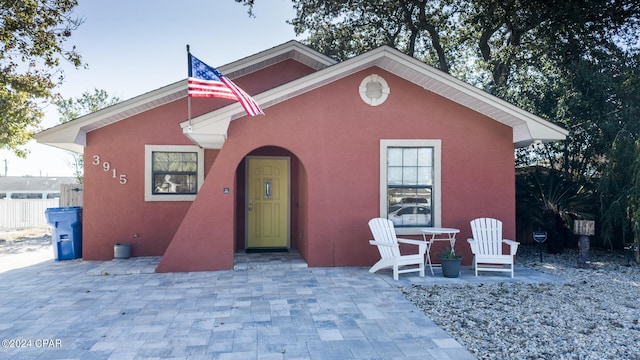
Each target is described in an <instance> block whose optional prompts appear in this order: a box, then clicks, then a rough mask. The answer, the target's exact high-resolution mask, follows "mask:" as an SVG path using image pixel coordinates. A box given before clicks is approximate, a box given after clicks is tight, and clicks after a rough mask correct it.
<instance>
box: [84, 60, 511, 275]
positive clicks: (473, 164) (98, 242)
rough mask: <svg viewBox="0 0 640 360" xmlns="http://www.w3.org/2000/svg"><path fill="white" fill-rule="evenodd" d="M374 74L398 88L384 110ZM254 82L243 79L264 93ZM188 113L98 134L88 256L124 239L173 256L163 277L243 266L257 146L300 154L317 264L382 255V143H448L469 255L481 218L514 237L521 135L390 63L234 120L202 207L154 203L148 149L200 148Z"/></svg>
mask: <svg viewBox="0 0 640 360" xmlns="http://www.w3.org/2000/svg"><path fill="white" fill-rule="evenodd" d="M288 65H289V66H290V67H292V68H293V69H294V70H293V71H292V73H291V74H289V75H287V76H288V77H287V76H285V79H286V80H289V79H291V78H295V77H297V76H300V75H304V74H305V73H308V72H310V69H306V70H305V69H304V68H300V67H298V66H297V65H296V66H291V65H292V64H291V63H289V64H288ZM278 66H280V68H279V70H280V71H265V72H260V73H256V74H252V75H251V76H253V77H254V78H253V80H256V79H260V81H261V82H269V81H279V82H281V81H283V80H282V76H283V75H282V74H283V73H284V74H288V73H287V72H286V68H287V64H279V65H278ZM372 73H377V74H379V75H381V76H382V77H383V78H384V79H385V80H386V81H387V83H388V84H389V86H390V88H391V94H390V95H389V98H388V100H387V101H386V102H385V103H383V104H382V105H380V106H377V107H371V106H369V105H367V104H365V103H364V102H363V101H362V100H361V99H360V95H359V93H358V87H359V85H360V82H361V81H362V79H363V78H364V77H366V76H368V75H370V74H372ZM276 78H278V79H279V80H277V79H276ZM251 80H252V78H251V77H250V76H247V77H246V78H243V79H239V80H238V81H237V83H238V84H239V85H240V86H243V87H251V86H250V84H251V83H252V81H251ZM254 90H255V89H254ZM206 100H208V101H205V99H194V101H193V102H192V108H193V113H194V116H195V115H196V114H199V113H204V112H206V111H209V110H210V109H213V108H216V107H219V106H220V105H222V104H225V102H224V101H222V100H216V99H206ZM210 101H212V102H210ZM185 109H186V99H183V100H180V101H176V102H174V103H171V104H168V105H165V106H163V107H162V108H159V109H155V110H151V111H148V112H146V113H144V114H140V115H138V116H134V117H132V118H129V119H126V120H123V121H120V122H118V123H115V124H112V125H109V126H106V127H104V128H101V129H98V130H95V131H93V132H91V133H89V134H88V136H87V144H88V145H87V147H86V149H85V164H86V165H85V199H84V204H85V207H84V218H83V220H84V223H83V241H84V249H83V251H84V258H86V259H109V258H111V257H112V256H113V244H114V243H116V242H131V243H133V255H134V256H143V255H163V259H162V261H161V263H160V265H159V267H158V269H157V270H158V271H160V272H165V271H196V270H218V269H229V268H231V267H232V266H233V254H234V252H235V251H236V249H238V248H241V247H242V238H243V235H244V234H243V226H242V225H243V224H244V219H243V218H242V217H243V210H242V207H243V206H244V204H243V201H242V198H243V197H242V196H241V194H242V193H243V192H244V188H242V184H243V182H242V181H241V180H239V179H238V174H241V172H239V171H238V167H239V166H240V165H241V164H242V161H243V159H244V157H245V156H247V155H248V154H251V153H252V152H256V151H258V152H259V153H260V154H265V155H268V154H270V152H271V154H273V153H276V152H277V153H283V152H284V153H288V154H291V155H292V157H293V158H294V160H293V161H294V163H293V167H292V170H293V174H292V178H293V184H292V211H291V216H292V225H291V227H292V229H291V236H292V241H291V243H292V247H295V248H297V249H298V250H299V251H300V253H301V254H302V256H303V257H304V258H305V260H306V261H307V263H308V264H309V266H369V265H371V264H373V263H374V262H375V261H377V259H378V257H379V255H378V253H377V250H376V248H375V247H373V246H370V245H369V243H368V240H369V239H370V238H371V234H370V232H369V229H368V227H367V221H368V220H369V219H371V218H373V217H377V216H379V196H380V195H379V173H380V169H379V167H380V164H379V162H380V160H379V146H380V139H441V141H442V194H441V196H442V226H446V227H456V228H459V229H461V233H460V234H459V236H458V242H457V245H456V248H457V250H458V251H459V252H462V253H463V254H465V255H466V263H469V262H470V261H471V256H470V252H469V248H468V245H467V243H466V238H467V237H469V236H470V233H471V231H470V228H469V221H470V220H471V219H473V218H476V217H483V216H490V217H496V218H499V219H501V220H502V221H503V223H504V234H505V237H512V238H513V237H514V235H515V185H514V155H513V143H512V131H511V128H509V127H507V126H505V125H502V124H500V123H498V122H496V121H494V120H491V119H489V118H487V117H484V116H483V115H480V114H479V113H476V112H474V111H472V110H469V109H466V108H463V107H461V106H459V105H457V104H455V103H453V102H451V101H449V100H446V99H444V98H442V97H439V96H437V95H434V94H432V93H430V92H427V91H425V90H423V89H422V88H419V87H417V86H415V85H413V84H411V83H409V82H407V81H405V80H403V79H401V78H399V77H397V76H395V75H392V74H390V73H388V72H386V71H384V70H381V69H379V68H372V69H367V70H364V71H361V72H359V73H356V74H353V75H350V76H348V77H346V78H344V79H341V80H338V81H335V82H333V83H331V84H329V85H326V86H324V87H322V88H320V89H317V90H313V91H311V92H309V93H306V94H303V95H300V96H297V97H295V98H292V99H289V100H287V101H285V102H282V103H280V104H277V105H274V106H272V107H269V108H267V109H265V113H266V115H265V116H258V117H253V118H247V117H244V118H240V119H237V120H235V121H233V122H232V123H231V126H230V128H229V131H228V139H227V141H226V143H225V145H224V147H223V148H222V149H221V150H219V151H217V150H208V151H207V152H206V154H205V161H206V166H205V174H206V178H205V183H204V184H203V186H202V188H201V190H200V192H199V194H198V196H197V198H196V200H195V201H193V202H145V201H144V183H143V181H144V145H145V144H191V143H190V141H189V140H188V139H187V138H186V137H185V136H184V135H183V134H182V133H181V130H180V128H179V126H178V123H180V122H181V121H184V120H185V119H186V112H185ZM94 155H99V156H100V158H101V161H109V162H110V165H111V171H112V169H113V168H116V169H117V173H118V174H126V175H127V183H126V184H125V185H121V184H119V182H118V181H117V179H114V178H112V172H105V171H103V169H102V167H101V166H99V165H96V166H94V165H92V161H93V156H94ZM224 188H230V189H231V193H230V194H225V193H224V192H223V189H224ZM134 234H137V237H135V238H134Z"/></svg>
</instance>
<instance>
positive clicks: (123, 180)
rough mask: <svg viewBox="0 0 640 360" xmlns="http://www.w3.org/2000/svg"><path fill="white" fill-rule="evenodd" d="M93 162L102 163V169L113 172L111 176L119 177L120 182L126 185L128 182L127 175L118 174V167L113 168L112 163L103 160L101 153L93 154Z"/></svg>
mask: <svg viewBox="0 0 640 360" xmlns="http://www.w3.org/2000/svg"><path fill="white" fill-rule="evenodd" d="M91 163H92V164H93V165H96V166H98V165H102V170H104V172H111V177H112V178H114V179H118V182H120V184H122V185H124V184H126V183H127V175H126V174H119V175H118V171H117V169H116V168H112V167H111V163H109V162H108V161H102V159H100V155H93V161H92V162H91Z"/></svg>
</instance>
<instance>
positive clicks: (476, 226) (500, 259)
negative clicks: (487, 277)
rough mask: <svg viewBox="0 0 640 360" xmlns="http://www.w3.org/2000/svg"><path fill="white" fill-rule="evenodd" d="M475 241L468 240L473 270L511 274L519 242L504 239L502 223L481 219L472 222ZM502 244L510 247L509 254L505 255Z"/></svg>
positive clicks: (490, 219)
mask: <svg viewBox="0 0 640 360" xmlns="http://www.w3.org/2000/svg"><path fill="white" fill-rule="evenodd" d="M471 231H472V232H473V239H467V241H468V242H469V245H471V252H472V253H473V268H474V269H475V272H476V276H478V271H504V272H510V273H511V277H513V267H514V259H515V255H516V251H518V245H520V243H519V242H516V241H513V240H507V239H503V238H502V221H500V220H496V219H492V218H479V219H475V220H472V221H471ZM502 244H507V245H509V252H508V253H504V252H503V249H502Z"/></svg>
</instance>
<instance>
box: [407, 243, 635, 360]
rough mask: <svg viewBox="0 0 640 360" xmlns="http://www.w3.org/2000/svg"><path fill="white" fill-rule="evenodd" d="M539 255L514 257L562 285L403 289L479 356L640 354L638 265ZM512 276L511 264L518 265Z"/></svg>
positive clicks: (598, 254) (525, 251) (597, 257)
mask: <svg viewBox="0 0 640 360" xmlns="http://www.w3.org/2000/svg"><path fill="white" fill-rule="evenodd" d="M590 253H591V260H592V262H591V266H592V268H591V269H578V268H577V267H576V264H577V256H578V251H577V250H565V251H564V253H563V254H562V255H550V254H543V261H542V262H541V261H540V256H539V252H538V248H537V246H534V245H531V246H521V247H520V248H519V249H518V258H517V263H518V264H519V265H520V266H526V267H530V268H534V269H536V270H539V271H542V272H546V273H549V274H552V275H555V276H558V277H561V278H564V279H566V280H567V281H566V283H556V284H524V283H506V282H505V283H498V284H484V285H483V284H477V285H463V286H460V285H451V286H449V285H445V286H442V285H434V286H427V287H424V286H408V287H404V288H402V289H401V290H402V292H403V293H404V295H405V296H406V297H407V299H409V300H410V301H411V302H413V303H414V304H415V305H416V306H418V307H419V308H420V309H421V310H422V311H424V313H425V314H427V315H428V316H429V317H430V318H431V319H433V321H434V322H435V323H436V324H438V325H439V326H441V327H442V328H443V329H444V330H445V331H446V332H447V333H449V334H450V335H451V336H452V337H454V338H455V339H456V340H458V341H459V342H460V343H461V344H462V345H463V346H465V347H466V348H467V349H468V350H469V351H470V352H472V353H473V354H474V355H475V356H477V357H478V358H479V359H640V311H639V309H640V268H639V267H638V265H636V264H631V265H629V263H628V261H627V259H626V257H625V256H624V255H623V254H621V253H615V252H606V251H597V250H594V249H591V251H590ZM516 277H517V269H516Z"/></svg>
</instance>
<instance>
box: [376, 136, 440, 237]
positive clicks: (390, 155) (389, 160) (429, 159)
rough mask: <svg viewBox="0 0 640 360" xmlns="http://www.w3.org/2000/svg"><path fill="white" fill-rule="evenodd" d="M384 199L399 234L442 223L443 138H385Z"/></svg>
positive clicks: (383, 205)
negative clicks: (441, 155)
mask: <svg viewBox="0 0 640 360" xmlns="http://www.w3.org/2000/svg"><path fill="white" fill-rule="evenodd" d="M380 199H381V201H380V216H381V217H384V218H387V219H389V220H391V221H393V223H394V225H395V227H396V231H397V233H398V234H405V235H410V234H421V232H420V228H421V227H428V226H440V222H441V221H440V220H441V216H440V140H381V141H380Z"/></svg>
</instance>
